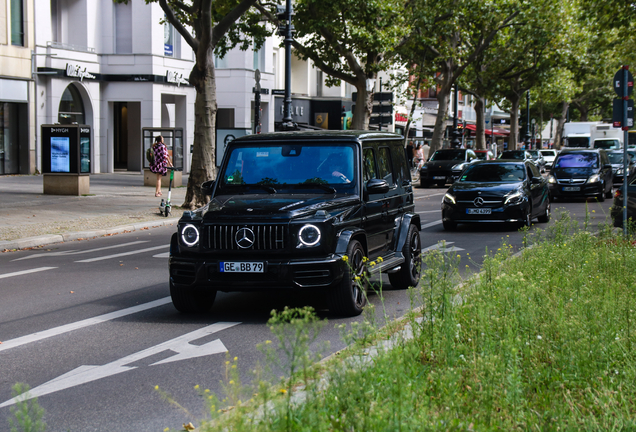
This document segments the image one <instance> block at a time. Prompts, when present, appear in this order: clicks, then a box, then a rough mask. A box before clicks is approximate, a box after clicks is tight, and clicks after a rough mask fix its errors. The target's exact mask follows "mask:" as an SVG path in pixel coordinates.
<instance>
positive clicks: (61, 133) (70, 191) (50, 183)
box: [40, 125, 91, 196]
mask: <svg viewBox="0 0 636 432" xmlns="http://www.w3.org/2000/svg"><path fill="white" fill-rule="evenodd" d="M90 135H91V129H90V126H86V125H42V128H41V135H40V136H41V137H42V173H43V176H42V177H43V182H44V194H48V195H78V196H79V195H85V194H88V193H89V189H90V177H89V173H90V152H91V140H90Z"/></svg>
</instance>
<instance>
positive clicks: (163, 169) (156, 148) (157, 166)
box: [150, 135, 172, 197]
mask: <svg viewBox="0 0 636 432" xmlns="http://www.w3.org/2000/svg"><path fill="white" fill-rule="evenodd" d="M152 150H153V154H154V159H155V160H154V161H153V163H152V164H150V171H152V172H153V173H155V174H157V185H156V187H155V196H156V197H160V196H161V177H162V176H164V175H166V173H167V172H168V167H171V166H172V162H171V161H170V158H169V157H168V149H166V145H165V144H164V143H163V137H162V136H161V135H159V136H157V137H155V143H154V144H153V145H152Z"/></svg>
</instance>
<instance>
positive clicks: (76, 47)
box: [46, 41, 95, 53]
mask: <svg viewBox="0 0 636 432" xmlns="http://www.w3.org/2000/svg"><path fill="white" fill-rule="evenodd" d="M46 46H47V47H49V48H57V49H64V50H69V51H79V52H87V53H95V48H91V47H87V46H82V45H73V44H67V43H62V42H51V41H49V42H47V43H46Z"/></svg>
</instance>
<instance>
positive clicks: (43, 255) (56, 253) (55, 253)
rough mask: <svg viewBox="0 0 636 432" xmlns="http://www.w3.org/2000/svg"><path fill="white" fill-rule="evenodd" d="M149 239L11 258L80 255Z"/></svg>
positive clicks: (139, 242)
mask: <svg viewBox="0 0 636 432" xmlns="http://www.w3.org/2000/svg"><path fill="white" fill-rule="evenodd" d="M149 241H150V240H139V241H134V242H129V243H122V244H118V245H113V246H106V247H101V248H96V249H87V250H80V251H78V250H77V249H73V250H67V251H58V252H44V253H39V254H33V255H28V256H25V257H22V258H16V259H14V260H11V261H21V260H25V259H31V258H42V257H47V256H61V255H79V254H85V253H91V252H99V251H103V250H108V249H115V248H119V247H126V246H132V245H136V244H141V243H148V242H149Z"/></svg>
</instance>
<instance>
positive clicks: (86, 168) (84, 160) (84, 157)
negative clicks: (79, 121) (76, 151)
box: [80, 137, 91, 173]
mask: <svg viewBox="0 0 636 432" xmlns="http://www.w3.org/2000/svg"><path fill="white" fill-rule="evenodd" d="M80 172H81V173H89V172H91V139H90V138H89V137H80Z"/></svg>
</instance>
